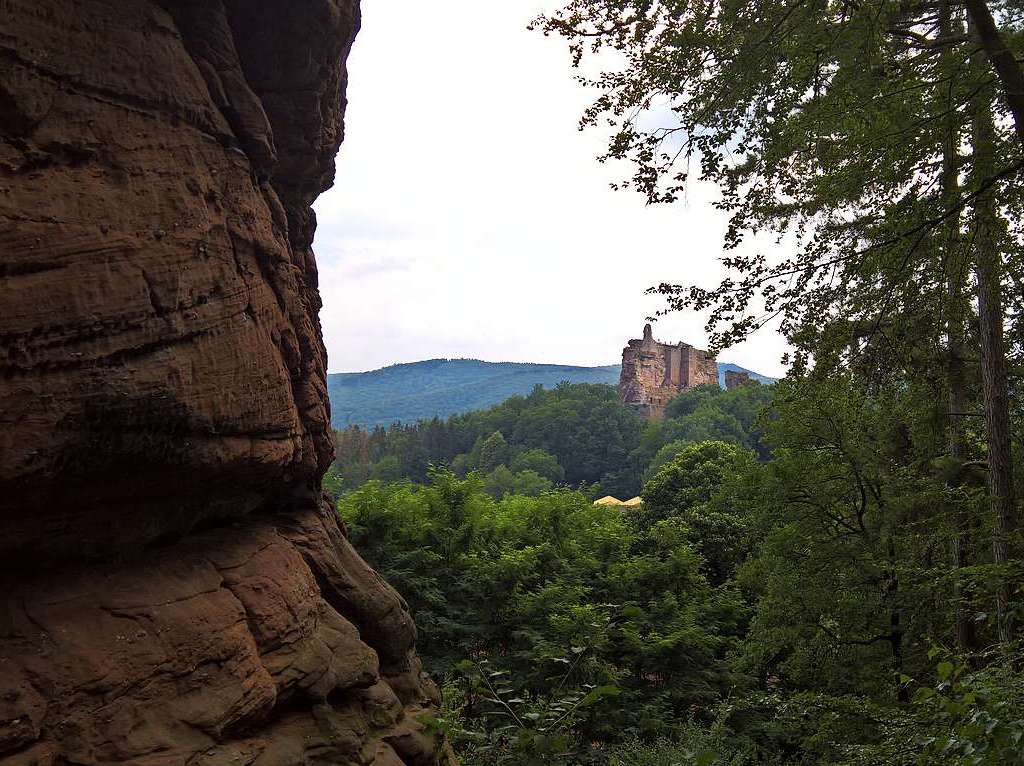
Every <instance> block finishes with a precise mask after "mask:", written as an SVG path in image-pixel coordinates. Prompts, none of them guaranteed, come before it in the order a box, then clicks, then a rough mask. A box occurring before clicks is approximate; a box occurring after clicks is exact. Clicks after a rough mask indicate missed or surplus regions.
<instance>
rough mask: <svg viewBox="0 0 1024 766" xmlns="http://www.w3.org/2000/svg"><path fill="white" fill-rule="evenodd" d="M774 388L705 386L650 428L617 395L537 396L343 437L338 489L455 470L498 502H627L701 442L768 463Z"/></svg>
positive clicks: (334, 476)
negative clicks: (571, 492)
mask: <svg viewBox="0 0 1024 766" xmlns="http://www.w3.org/2000/svg"><path fill="white" fill-rule="evenodd" d="M769 388H770V387H768V386H762V385H757V384H754V385H750V386H741V387H738V388H734V389H732V390H731V391H725V390H723V389H721V388H719V387H718V386H702V387H700V388H696V389H693V390H692V391H688V392H686V393H685V394H684V395H682V396H680V397H678V398H677V399H675V400H674V401H673V402H672V403H671V404H670V406H669V407H668V409H667V411H666V413H665V420H664V421H662V422H652V423H648V422H646V421H644V420H642V419H641V418H639V417H638V416H637V415H636V414H635V413H634V412H633V411H632V410H630V409H627V408H626V407H623V406H622V405H621V404H620V403H619V400H618V395H617V393H616V391H615V389H614V388H613V387H612V386H608V385H600V384H586V383H561V384H559V385H557V386H556V387H555V388H554V389H551V390H547V389H544V388H542V387H540V386H537V387H535V388H534V390H533V391H532V392H531V393H530V394H529V395H528V396H513V397H512V398H510V399H508V400H507V401H505V402H502V403H501V404H499V405H497V406H495V407H491V408H489V409H487V410H482V411H478V412H468V413H464V414H462V415H455V416H453V417H451V418H448V419H447V420H440V419H439V418H434V419H433V420H429V421H423V422H420V423H416V424H414V425H395V426H392V427H391V428H388V429H384V428H380V427H378V428H375V429H373V430H370V431H367V430H364V429H361V428H359V427H357V426H352V427H350V428H347V429H345V430H344V431H339V432H337V455H338V456H337V460H336V461H335V465H334V466H333V467H332V471H331V474H330V476H329V480H330V481H331V482H332V484H331V486H332V487H335V488H340V489H354V488H356V487H359V486H361V485H362V484H364V483H365V482H366V481H368V480H370V479H378V480H382V481H394V480H397V479H410V480H412V481H414V482H418V483H423V482H425V481H427V480H428V476H429V474H430V470H431V468H435V467H441V466H447V467H449V468H450V469H451V470H452V471H453V472H454V473H455V474H457V475H458V476H460V477H464V476H466V475H467V474H468V473H470V472H474V471H475V472H478V473H480V474H481V475H482V477H483V480H484V482H485V486H486V487H487V488H488V490H489V491H490V492H491V494H492V495H494V496H495V497H497V498H500V497H501V496H502V495H503V494H506V493H508V492H512V493H514V494H534V495H535V494H538V493H539V492H540V491H543V490H546V489H550V488H551V487H552V486H568V487H572V488H576V489H582V491H584V492H585V493H588V494H591V495H595V496H596V495H598V494H602V495H603V494H612V495H615V496H616V497H621V498H624V499H626V498H630V497H633V496H635V495H637V494H638V493H639V491H640V487H641V484H642V481H643V479H644V477H645V476H646V475H648V474H649V473H650V472H651V471H652V470H653V469H655V468H657V467H658V466H660V465H661V464H663V463H665V462H666V461H668V460H669V459H670V458H671V457H672V456H673V455H675V454H676V453H677V452H679V450H680V449H682V447H683V446H684V445H686V444H688V443H691V442H695V441H702V440H706V439H720V440H724V441H728V442H731V443H734V444H738V445H741V446H744V447H749V448H751V449H754V450H756V451H757V452H758V454H760V455H762V456H764V455H765V454H766V452H765V448H764V447H763V445H762V444H761V443H760V441H759V430H758V427H757V424H756V420H757V415H758V412H759V411H760V409H761V408H762V406H763V405H764V403H765V402H767V401H768V398H769V396H770V394H769Z"/></svg>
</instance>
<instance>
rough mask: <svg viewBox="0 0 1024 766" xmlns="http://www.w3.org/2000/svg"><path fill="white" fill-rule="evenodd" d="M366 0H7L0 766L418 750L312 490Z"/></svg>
mask: <svg viewBox="0 0 1024 766" xmlns="http://www.w3.org/2000/svg"><path fill="white" fill-rule="evenodd" d="M358 25H359V11H358V6H357V3H356V0H4V1H3V2H0V60H2V65H0V418H2V424H0V590H2V592H3V594H4V599H3V601H0V762H2V763H4V764H8V763H9V764H56V763H83V764H85V763H133V764H184V763H189V764H260V765H261V766H264V765H266V766H270V765H271V764H292V763H358V764H377V765H378V766H382V765H384V764H388V765H389V766H393V765H394V764H400V763H406V764H434V763H438V762H440V760H442V759H443V758H444V757H445V756H444V755H443V753H442V752H441V746H440V744H439V743H437V742H435V741H433V740H431V739H430V738H429V737H426V736H424V735H423V733H422V731H421V726H420V724H419V723H418V722H417V716H418V715H419V714H420V713H422V712H423V711H425V710H429V709H431V707H432V705H434V704H435V702H436V700H437V696H436V690H435V689H434V688H433V687H432V685H431V684H430V683H429V681H427V680H426V679H425V678H424V677H423V676H422V675H421V673H420V665H419V661H418V659H417V658H416V656H415V653H414V641H415V628H414V626H413V623H412V620H411V618H410V616H409V613H408V610H407V608H406V605H405V604H404V602H403V601H402V599H401V598H400V597H399V596H398V595H397V594H396V593H395V592H394V591H393V590H392V589H391V588H390V587H388V586H387V585H386V584H385V583H384V582H383V581H381V580H380V578H379V577H378V576H377V575H376V574H375V573H374V572H373V571H372V570H371V569H370V568H369V567H368V566H367V565H366V564H365V563H363V561H362V560H361V559H360V558H359V556H358V555H357V554H356V553H355V551H354V550H353V549H352V548H351V546H350V545H349V544H348V542H347V541H346V540H345V537H344V534H343V530H342V529H341V528H340V527H339V523H338V520H337V518H336V514H335V513H334V511H333V509H332V508H331V506H330V504H329V502H327V501H326V500H325V499H324V498H323V497H322V496H321V493H320V490H319V483H320V477H321V475H322V473H323V471H324V470H325V469H326V467H327V466H328V465H329V464H330V461H331V459H332V455H333V445H332V438H331V431H330V418H329V412H328V408H329V405H328V400H327V394H326V381H325V370H326V355H325V351H324V347H323V343H322V340H321V334H320V326H319V321H318V319H317V314H318V311H319V308H320V299H319V295H318V291H317V273H316V264H315V262H314V259H313V252H312V249H311V244H312V239H313V232H314V229H315V219H314V216H313V212H312V210H311V208H310V205H311V203H312V202H313V200H314V199H315V197H316V196H317V195H318V194H319V193H320V192H321V191H323V190H324V189H325V188H327V187H328V186H329V185H330V184H331V182H332V181H333V177H334V160H333V158H334V155H335V153H336V151H337V149H338V145H339V143H340V141H341V138H342V114H343V110H344V104H345V102H344V87H345V81H346V71H345V65H344V62H345V58H346V56H347V54H348V51H349V48H350V46H351V44H352V41H353V38H354V36H355V34H356V31H357V29H358Z"/></svg>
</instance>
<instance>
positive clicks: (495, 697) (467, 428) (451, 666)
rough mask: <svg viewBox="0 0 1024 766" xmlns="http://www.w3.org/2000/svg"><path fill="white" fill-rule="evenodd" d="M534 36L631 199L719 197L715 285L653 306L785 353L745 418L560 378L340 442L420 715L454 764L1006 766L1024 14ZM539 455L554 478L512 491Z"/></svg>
mask: <svg viewBox="0 0 1024 766" xmlns="http://www.w3.org/2000/svg"><path fill="white" fill-rule="evenodd" d="M534 27H535V28H536V29H538V30H541V31H543V32H544V33H545V34H548V35H550V36H555V37H561V38H564V39H565V40H566V41H567V42H568V45H569V47H570V51H571V53H572V60H573V62H574V64H576V65H578V66H580V67H581V68H580V69H579V70H578V71H579V72H580V79H581V81H582V82H583V83H584V84H586V85H588V86H591V87H593V88H595V89H596V90H597V91H598V95H597V97H596V99H595V101H594V102H593V105H592V107H591V108H590V109H589V110H588V111H587V112H586V114H585V115H584V118H583V127H584V128H599V129H606V128H608V127H609V126H610V128H611V138H610V141H609V144H608V152H607V154H606V156H605V157H603V158H602V159H604V160H607V161H609V163H610V165H612V166H615V167H620V168H621V167H626V168H628V169H629V170H627V175H628V177H627V178H626V179H625V180H624V181H623V182H622V183H621V184H620V186H621V187H623V188H630V189H635V190H637V191H639V192H640V193H641V194H643V195H645V197H646V198H647V200H648V201H649V202H650V203H653V204H659V203H672V202H674V201H675V200H676V199H678V198H679V197H680V196H681V195H682V194H683V193H684V191H685V190H686V186H687V183H688V179H689V178H690V176H691V174H692V175H693V176H694V177H697V176H699V177H700V178H701V179H703V180H705V181H711V182H714V183H715V184H717V186H718V187H719V188H720V190H721V192H722V196H721V198H720V200H719V202H718V203H717V204H718V205H719V207H720V208H721V209H722V210H724V211H726V212H727V213H729V215H730V225H729V228H728V231H727V233H726V237H725V242H724V245H725V256H724V258H723V264H724V267H725V269H726V270H727V272H728V274H727V276H726V277H725V278H724V279H723V280H722V281H721V283H720V284H719V285H717V286H714V287H710V288H709V287H707V286H700V285H692V286H691V285H680V284H674V283H668V282H666V283H664V284H661V285H659V286H656V287H655V288H653V291H654V292H655V293H657V294H659V295H661V296H662V297H663V298H664V301H665V304H664V305H665V310H666V311H683V310H686V311H703V312H705V314H706V316H707V317H708V328H709V331H710V332H711V333H712V337H713V342H714V345H715V346H716V347H723V346H727V345H729V344H731V343H734V342H736V341H738V340H741V339H743V338H746V337H748V336H750V335H751V334H752V333H754V332H757V331H758V330H759V328H761V327H762V326H763V325H765V323H767V322H769V321H770V320H775V321H777V322H778V325H779V327H780V329H781V331H782V333H784V335H785V336H786V338H787V340H788V341H789V342H790V344H791V346H792V349H793V351H792V353H791V354H790V355H789V357H788V359H787V362H788V370H789V371H788V374H787V377H786V379H785V380H783V381H781V382H779V383H778V384H776V385H774V386H770V387H767V386H766V387H761V388H757V389H753V390H754V391H756V392H757V393H756V396H757V397H764V398H763V399H758V400H757V401H754V400H753V399H752V400H751V401H750V402H746V403H745V404H749V405H750V409H749V411H748V410H742V412H741V409H742V408H741V407H740V403H738V402H735V403H729V402H728V396H729V395H730V394H731V393H732V392H727V393H722V392H719V391H715V390H712V389H703V390H698V391H693V392H687V393H685V394H684V395H683V396H681V397H680V398H679V399H678V400H677V401H675V402H673V403H672V405H671V406H670V408H669V412H668V419H667V420H666V421H665V423H664V424H663V425H660V426H645V425H644V424H643V423H640V422H638V421H636V420H635V419H633V420H631V419H630V417H629V414H628V413H623V412H622V411H621V410H619V409H617V408H616V405H615V402H614V401H613V399H612V396H611V393H610V392H609V391H607V390H602V389H600V388H591V387H578V388H577V387H572V386H569V387H563V388H559V389H556V390H554V391H540V390H538V391H536V392H534V393H533V394H531V395H530V396H529V397H524V398H517V399H513V400H511V401H510V402H508V403H506V404H504V405H501V406H499V407H495V408H493V409H491V410H488V411H486V412H482V413H474V414H472V415H468V416H465V418H464V419H463V420H458V419H452V420H449V421H447V422H444V423H442V422H441V421H437V422H435V423H433V424H424V425H422V426H418V427H416V428H412V429H405V430H403V429H396V430H393V431H390V432H376V433H374V434H365V433H360V434H359V435H358V437H357V436H355V435H354V432H349V433H347V434H346V435H343V436H342V445H343V446H345V445H346V444H347V443H346V442H344V439H350V440H352V441H354V442H358V444H359V445H360V448H361V449H363V452H362V453H360V454H361V455H363V456H364V457H361V458H360V461H354V460H350V459H348V458H346V459H344V460H343V464H342V465H341V467H340V471H339V473H340V476H341V487H342V492H343V493H342V494H341V496H340V498H339V510H340V513H341V515H342V516H343V518H344V519H345V520H346V522H347V524H348V528H349V533H350V535H351V536H352V539H353V540H354V541H356V544H357V545H358V546H359V547H360V549H361V550H362V551H363V552H364V554H365V555H366V556H367V558H368V559H369V560H370V561H371V562H372V563H373V564H374V565H375V566H376V567H378V568H379V569H380V570H381V572H382V573H384V575H385V576H386V577H388V578H389V579H390V580H391V581H392V582H394V583H396V585H397V586H398V587H399V588H400V589H401V590H402V591H404V592H405V593H406V596H407V598H408V599H409V603H410V605H411V606H412V608H413V610H414V612H415V613H416V615H417V619H418V620H419V621H420V624H421V626H422V637H421V647H422V651H423V655H424V657H425V658H426V661H427V663H428V666H429V667H430V668H431V669H432V670H433V672H434V673H435V675H436V676H437V677H438V678H439V679H441V680H442V681H443V683H444V692H445V712H444V714H443V716H441V717H440V718H438V719H436V720H432V721H430V722H429V723H430V725H431V726H436V727H438V728H440V729H443V730H445V731H447V732H449V733H450V735H451V736H452V738H453V740H454V742H455V743H456V745H457V746H458V749H459V751H460V753H461V754H462V756H463V758H464V761H465V762H466V763H467V764H471V765H472V766H478V765H479V766H483V765H484V764H499V763H507V764H556V763H565V764H588V763H597V764H613V765H615V766H624V765H625V764H631V765H635V766H655V765H656V766H671V765H673V764H699V765H700V766H712V765H713V764H730V765H731V766H739V765H741V764H808V765H810V764H848V765H851V766H852V765H853V764H862V765H868V764H871V765H874V764H878V765H879V766H881V765H882V764H897V765H899V766H904V765H905V766H910V765H911V764H915V765H917V766H939V765H940V764H943V765H944V764H954V765H955V766H961V765H962V766H966V765H968V764H971V765H976V764H984V765H990V766H1002V765H1004V764H1009V765H1010V766H1012V765H1013V764H1024V675H1022V673H1021V668H1022V664H1024V653H1022V643H1021V626H1022V618H1024V615H1022V614H1021V612H1022V589H1021V581H1022V576H1024V566H1022V558H1021V552H1022V540H1021V532H1020V527H1019V521H1018V519H1019V498H1020V496H1021V487H1020V483H1021V475H1022V469H1024V466H1022V465H1021V462H1022V458H1021V454H1022V453H1021V448H1022V444H1021V438H1022V430H1021V423H1022V422H1024V421H1022V415H1024V413H1022V411H1021V407H1022V404H1021V398H1020V395H1019V392H1020V389H1021V385H1020V384H1021V373H1022V351H1024V324H1022V322H1021V316H1022V313H1021V311H1022V308H1024V298H1022V296H1024V290H1022V284H1024V281H1022V278H1024V263H1022V258H1021V252H1022V244H1024V236H1022V235H1024V231H1022V229H1021V225H1020V218H1021V211H1022V203H1024V193H1022V192H1024V187H1022V184H1021V172H1022V170H1024V69H1022V66H1021V63H1020V62H1021V58H1022V55H1024V9H1022V8H1021V7H1020V4H1019V3H1012V2H983V1H981V0H970V1H968V2H952V1H951V2H942V1H938V2H919V3H918V2H904V1H903V0H900V1H899V2H896V0H891V1H889V0H879V1H876V2H801V1H800V0H796V1H795V2H790V1H788V0H787V1H785V2H781V1H780V2H775V1H763V0H756V1H755V2H742V3H738V2H736V3H733V2H726V3H690V2H664V3H651V2H647V1H646V0H570V2H568V4H567V6H566V7H565V8H564V9H562V10H561V11H558V12H555V13H552V14H549V15H547V16H542V17H540V18H538V19H537V20H536V21H535V23H534ZM604 67H610V68H608V69H603V68H604ZM755 233H764V234H769V235H775V238H774V241H775V242H776V243H777V244H776V245H775V247H774V249H772V248H768V249H763V248H762V249H758V248H757V247H755V245H754V243H756V242H762V241H765V238H759V239H755V238H753V237H752V235H753V234H755ZM768 239H769V240H770V239H771V237H768ZM683 268H685V264H682V263H681V266H680V269H681V270H682V269H683ZM666 276H669V275H666ZM745 395H749V396H751V397H754V396H755V394H745ZM733 404H735V405H736V406H735V407H733ZM762 405H764V411H763V412H762V413H761V414H760V416H756V415H752V414H751V413H752V412H756V411H757V410H759V409H761V406H762ZM453 424H454V425H453ZM427 434H448V436H449V437H451V438H450V439H449V441H445V439H446V438H448V437H438V440H439V442H441V443H444V444H445V446H444V447H443V448H438V449H434V447H433V446H432V444H433V443H432V442H429V440H428V437H427ZM456 434H458V437H457V438H456V437H455V435H456ZM431 438H433V437H431ZM403 440H404V442H403ZM403 444H404V446H401V445H403ZM385 445H387V446H385ZM407 447H408V449H407ZM530 451H536V452H533V454H531V456H530V458H529V459H528V460H526V458H523V459H524V460H525V461H526V462H523V463H521V464H519V466H517V467H520V468H522V470H519V471H518V474H524V473H525V472H526V471H528V470H529V471H533V472H534V473H536V474H537V476H539V477H541V478H544V479H545V480H546V481H548V482H550V483H551V488H550V489H547V488H546V486H547V485H546V484H544V485H543V487H544V488H541V485H539V484H537V485H535V486H533V487H529V488H527V487H525V484H524V485H523V486H517V485H516V484H515V478H516V476H517V471H516V470H514V469H513V463H514V461H515V460H516V459H517V458H519V457H521V456H523V455H525V454H526V453H527V452H530ZM541 451H542V452H541ZM405 455H411V456H413V457H411V458H409V459H408V462H407V464H406V463H403V460H405V459H406V458H404V457H403V456H405ZM502 461H505V462H502ZM510 461H511V462H510ZM432 463H433V464H434V465H435V468H434V469H430V468H429V466H430V465H431V464H432ZM556 464H557V468H558V469H561V471H562V475H561V477H559V475H558V472H557V470H556ZM382 465H383V466H384V468H381V466H382ZM357 466H362V468H359V470H361V471H363V473H357V472H356V467H357ZM445 466H447V467H445ZM499 466H504V467H505V468H506V469H507V470H508V472H509V473H510V474H511V476H512V480H513V483H512V484H510V485H509V486H508V487H501V488H500V489H499V487H498V485H497V484H496V483H495V481H494V479H493V474H494V472H495V471H496V470H497V468H498V467H499ZM526 466H529V467H526ZM375 470H376V471H377V472H378V473H377V474H376V475H375V474H374V471H375ZM545 470H546V471H548V474H547V475H544V474H543V471H545ZM401 477H407V478H404V479H403V478H401ZM368 478H369V479H380V480H370V481H366V479H368ZM528 478H531V479H532V477H528ZM385 480H386V481H385ZM593 483H599V484H600V489H601V491H607V492H613V491H614V492H617V493H620V496H621V495H622V494H629V492H631V491H633V490H635V489H640V491H641V494H642V498H643V500H644V502H643V505H642V506H640V507H638V508H630V509H622V508H616V507H612V508H608V507H602V506H594V505H592V504H591V500H592V497H593V493H592V492H591V485H592V484H593ZM346 488H348V489H347V491H346ZM580 488H582V490H583V491H579V489H580ZM520 490H524V491H520ZM526 490H528V491H526Z"/></svg>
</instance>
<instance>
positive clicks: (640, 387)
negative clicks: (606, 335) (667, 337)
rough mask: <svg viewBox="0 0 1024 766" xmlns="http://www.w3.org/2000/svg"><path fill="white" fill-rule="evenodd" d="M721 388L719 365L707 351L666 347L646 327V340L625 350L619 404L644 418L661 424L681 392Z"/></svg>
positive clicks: (636, 340)
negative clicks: (700, 387) (624, 405)
mask: <svg viewBox="0 0 1024 766" xmlns="http://www.w3.org/2000/svg"><path fill="white" fill-rule="evenodd" d="M717 384H718V364H717V362H716V361H715V357H714V356H712V355H711V354H709V353H708V352H707V351H703V350H702V349H699V348H694V347H693V346H691V345H690V344H689V343H682V342H679V343H675V344H669V343H662V342H660V341H657V340H655V339H654V333H653V331H652V330H651V326H650V325H649V324H648V325H644V334H643V337H642V338H634V339H632V340H630V341H629V342H628V343H627V344H626V347H625V348H624V349H622V371H621V373H620V377H619V400H620V401H621V402H622V403H623V404H627V405H630V406H632V407H635V408H636V409H637V410H638V411H639V412H640V413H641V414H642V415H643V416H644V417H646V418H648V419H650V420H660V419H661V418H662V416H663V415H664V413H665V405H666V404H668V403H669V401H670V400H671V399H672V398H673V397H675V396H677V395H678V394H679V392H680V391H684V390H686V389H688V388H693V387H695V386H701V385H717Z"/></svg>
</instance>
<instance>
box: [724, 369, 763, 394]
mask: <svg viewBox="0 0 1024 766" xmlns="http://www.w3.org/2000/svg"><path fill="white" fill-rule="evenodd" d="M757 385H760V383H759V381H758V380H757V378H752V377H750V373H749V372H744V371H741V370H726V371H725V387H726V389H730V390H731V389H733V388H739V387H740V386H757Z"/></svg>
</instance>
